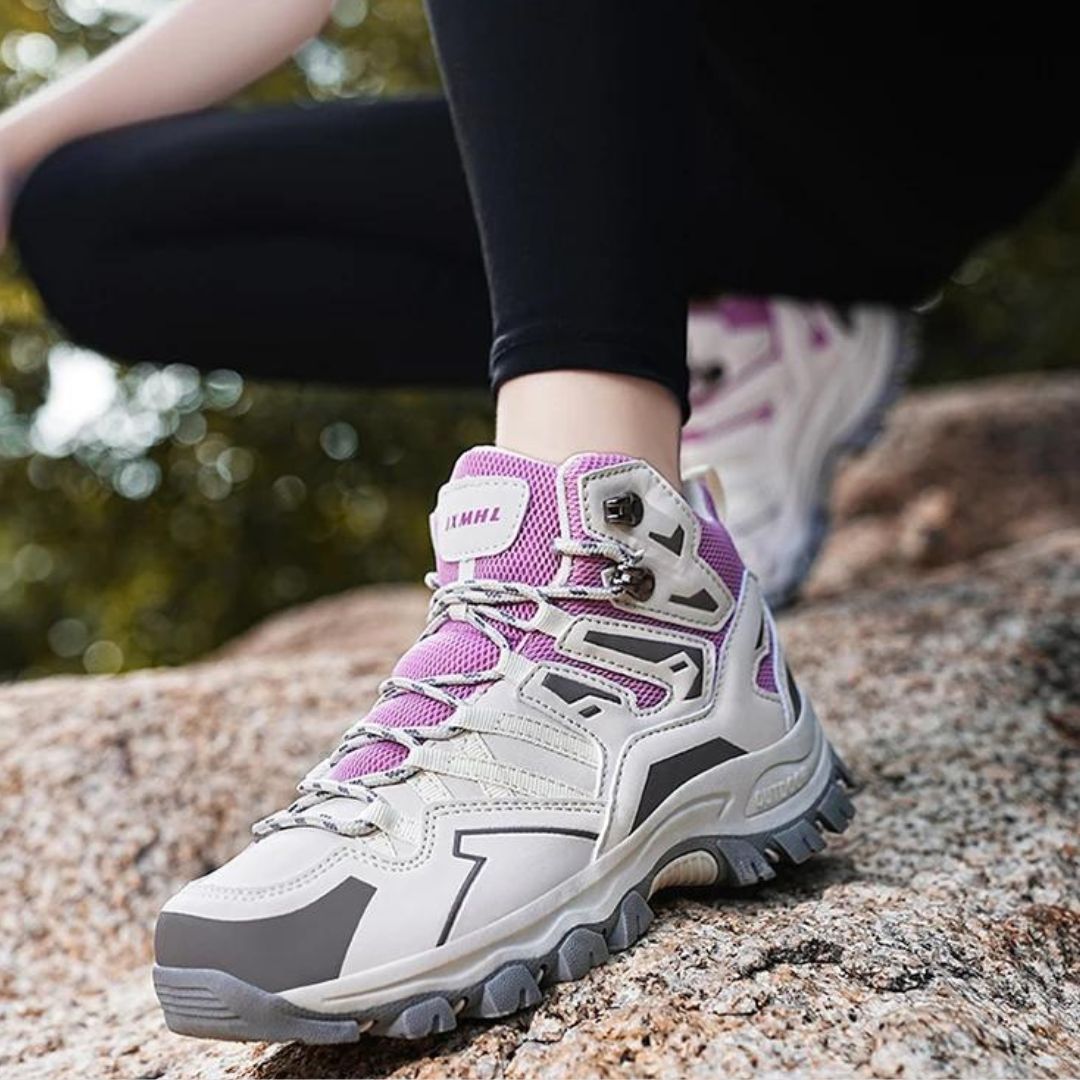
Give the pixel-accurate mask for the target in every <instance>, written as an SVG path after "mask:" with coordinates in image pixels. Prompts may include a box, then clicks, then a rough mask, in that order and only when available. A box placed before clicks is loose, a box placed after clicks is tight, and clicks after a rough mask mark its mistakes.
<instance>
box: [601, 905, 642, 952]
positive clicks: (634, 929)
mask: <svg viewBox="0 0 1080 1080" xmlns="http://www.w3.org/2000/svg"><path fill="white" fill-rule="evenodd" d="M652 921H653V910H652V908H651V907H649V905H648V903H647V902H646V901H645V898H644V897H643V896H642V895H641V893H639V892H636V891H634V890H631V891H630V892H628V893H627V894H626V896H624V897H623V900H622V903H621V904H620V905H619V913H618V915H617V916H616V918H615V925H614V926H612V928H611V929H610V930H609V931H608V934H607V946H608V948H609V949H610V950H611V951H612V952H619V951H620V950H621V949H629V948H630V946H631V945H633V944H634V942H635V941H637V940H638V938H640V937H641V935H642V934H644V933H645V931H646V930H648V928H649V924H650V923H651V922H652Z"/></svg>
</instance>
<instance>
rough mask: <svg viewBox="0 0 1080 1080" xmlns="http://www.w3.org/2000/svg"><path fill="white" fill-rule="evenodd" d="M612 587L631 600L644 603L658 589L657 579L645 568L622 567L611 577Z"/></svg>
mask: <svg viewBox="0 0 1080 1080" xmlns="http://www.w3.org/2000/svg"><path fill="white" fill-rule="evenodd" d="M611 585H612V587H613V588H615V589H617V590H618V591H619V592H621V593H623V594H624V595H625V596H627V597H629V598H630V599H631V600H639V601H644V600H648V599H649V597H651V596H652V594H653V591H654V590H655V589H656V577H655V576H654V575H653V572H652V571H651V570H649V569H648V568H647V567H644V566H620V567H618V569H616V571H615V573H614V574H612V575H611Z"/></svg>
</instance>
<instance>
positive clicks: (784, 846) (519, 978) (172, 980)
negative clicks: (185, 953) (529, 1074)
mask: <svg viewBox="0 0 1080 1080" xmlns="http://www.w3.org/2000/svg"><path fill="white" fill-rule="evenodd" d="M853 789H854V783H853V781H852V778H851V774H850V773H849V772H848V770H847V769H846V768H845V766H844V764H843V762H842V761H841V760H840V759H839V757H837V756H836V754H835V753H834V754H833V763H832V771H831V774H830V777H829V781H828V783H827V784H826V785H825V787H824V789H823V791H822V793H821V794H820V795H819V796H818V798H817V799H816V800H815V801H814V803H813V804H812V805H811V807H810V808H809V809H808V810H806V811H805V812H804V813H802V814H801V815H799V817H797V818H796V819H794V820H793V821H790V822H788V823H787V824H786V825H784V826H782V827H780V828H779V829H775V830H771V831H768V832H761V833H755V834H750V835H745V836H727V837H723V836H720V837H697V838H694V839H690V840H686V841H683V842H682V843H680V844H678V845H676V846H675V847H673V848H672V849H671V850H669V851H668V852H667V853H666V854H665V856H664V858H662V859H661V860H660V861H659V862H658V863H657V865H656V866H655V867H654V868H653V871H652V872H651V873H650V874H649V875H648V877H647V878H645V880H643V881H642V882H640V883H639V884H638V885H636V886H635V887H634V888H632V889H630V890H629V891H628V892H627V893H626V894H625V895H624V896H623V898H622V899H621V900H620V902H619V904H618V905H617V907H616V908H615V910H614V911H613V912H612V913H611V914H610V915H609V916H608V918H607V919H605V920H604V921H603V922H600V923H593V924H589V925H582V926H577V927H574V928H573V929H572V930H570V931H569V932H568V933H566V934H565V935H564V936H563V937H562V939H561V940H560V942H559V944H558V945H557V946H556V947H555V948H554V949H552V950H551V951H550V952H548V953H546V954H545V955H543V956H538V957H532V958H525V959H521V960H516V961H513V962H511V963H508V964H504V965H502V966H501V967H500V968H498V970H496V971H493V972H492V973H491V974H490V975H488V976H487V977H486V978H484V979H483V980H481V981H480V982H478V983H474V984H473V985H471V986H466V987H461V988H457V989H448V990H447V991H445V992H439V993H431V994H425V995H423V996H422V997H419V998H415V997H414V998H410V999H406V1000H402V1001H398V1002H391V1003H388V1004H385V1005H381V1006H378V1007H377V1008H373V1009H368V1010H365V1011H363V1012H359V1013H356V1014H353V1015H334V1016H329V1015H327V1014H325V1013H315V1012H311V1011H309V1010H305V1009H301V1008H299V1007H298V1006H296V1005H293V1004H292V1003H291V1002H290V1001H287V1000H286V999H285V998H283V997H281V996H279V995H277V994H272V993H269V992H268V991H265V990H260V989H259V988H258V987H255V986H252V985H251V984H249V983H246V982H243V981H241V980H240V979H237V978H235V977H234V976H232V975H229V974H226V973H225V972H223V971H214V970H210V969H202V968H164V967H155V968H154V987H155V989H156V991H157V995H158V1000H159V1001H160V1002H161V1007H162V1009H163V1011H164V1013H165V1022H166V1024H167V1025H168V1027H169V1029H170V1030H171V1031H174V1032H176V1033H177V1034H180V1035H192V1036H196V1037H200V1038H213V1039H229V1040H239V1041H248V1040H251V1041H257V1042H292V1041H299V1042H304V1043H311V1044H329V1043H349V1042H355V1041H356V1040H357V1039H359V1038H360V1037H361V1036H362V1035H364V1034H366V1033H370V1034H373V1035H384V1036H389V1037H391V1038H401V1039H421V1038H425V1037H426V1036H429V1035H437V1034H440V1033H443V1032H448V1031H452V1030H453V1029H454V1028H455V1027H457V1024H458V1018H459V1017H467V1018H484V1019H494V1018H498V1017H503V1016H509V1015H510V1014H512V1013H515V1012H517V1011H518V1010H520V1009H526V1008H529V1007H531V1006H533V1005H535V1004H537V1003H538V1002H539V1001H540V999H541V997H542V996H543V990H544V988H545V987H548V986H551V985H554V984H556V983H560V982H569V981H573V980H576V979H580V978H582V977H584V976H585V975H586V974H588V972H589V971H591V970H592V969H593V968H594V967H597V966H598V965H600V964H603V963H604V962H605V961H606V960H607V959H608V957H609V956H610V955H611V954H612V953H615V952H620V951H621V950H623V949H628V948H629V947H630V946H631V945H633V944H634V943H635V942H636V941H637V940H638V939H639V938H640V937H641V936H642V935H643V934H644V933H645V931H646V930H647V929H648V927H649V924H650V923H651V922H652V921H653V917H654V916H653V911H652V908H650V907H649V903H648V898H649V897H650V896H651V895H652V893H653V883H654V882H657V888H662V887H666V886H665V885H664V884H661V882H659V881H657V879H658V876H659V875H660V874H661V872H662V871H663V870H664V869H665V867H668V866H670V865H671V864H672V863H673V862H674V860H676V859H679V858H682V857H684V856H688V855H694V856H695V857H696V855H697V853H701V852H705V853H707V854H708V855H709V856H711V857H712V859H713V861H714V862H715V865H716V878H715V882H714V883H715V884H726V885H735V886H749V885H756V884H758V883H759V882H764V881H770V880H772V879H773V878H774V877H776V874H777V870H778V869H779V868H780V867H782V866H784V865H791V866H795V865H798V864H800V863H803V862H805V861H806V860H807V859H809V858H810V857H811V856H812V855H814V854H816V853H817V852H819V851H821V850H822V849H823V848H824V847H825V836H824V834H825V833H841V832H843V831H844V830H845V829H847V827H848V824H849V823H850V822H851V819H852V817H854V814H855V807H854V805H853V803H852V801H851V799H850V797H849V792H850V791H852V790H853ZM677 876H678V875H675V877H673V878H672V880H673V881H674V880H675V878H677Z"/></svg>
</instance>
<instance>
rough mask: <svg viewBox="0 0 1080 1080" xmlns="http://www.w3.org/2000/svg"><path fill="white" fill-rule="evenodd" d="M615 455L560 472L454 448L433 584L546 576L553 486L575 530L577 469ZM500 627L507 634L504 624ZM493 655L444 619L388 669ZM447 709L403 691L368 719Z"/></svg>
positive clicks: (395, 719) (388, 759)
mask: <svg viewBox="0 0 1080 1080" xmlns="http://www.w3.org/2000/svg"><path fill="white" fill-rule="evenodd" d="M625 460H627V459H625V458H623V457H622V456H620V455H616V454H582V455H579V456H577V457H575V458H572V459H571V460H570V461H568V462H567V463H566V464H565V465H564V466H563V468H562V470H561V477H560V469H559V467H558V466H557V465H551V464H549V463H547V462H544V461H536V460H534V459H532V458H527V457H522V456H521V455H520V454H513V453H509V452H507V451H505V450H497V449H495V448H494V447H490V446H480V447H477V448H475V449H473V450H469V451H467V452H466V453H464V454H462V456H461V457H460V458H459V459H458V462H457V465H455V466H454V471H453V473H452V474H451V476H450V480H449V481H448V482H447V483H446V484H444V485H443V487H442V488H441V490H440V491H439V497H438V501H437V503H436V506H435V510H434V511H433V512H432V515H431V538H432V543H433V545H434V547H435V559H436V568H437V571H438V578H439V583H440V584H442V585H448V584H450V583H451V582H454V581H464V580H467V579H476V580H482V581H509V582H517V583H520V584H527V585H547V584H549V583H550V582H552V581H553V580H554V579H555V576H556V574H557V573H558V570H559V566H560V562H561V556H560V554H559V552H558V551H556V550H555V546H554V543H553V541H554V540H555V538H556V537H557V536H559V534H560V522H559V497H558V494H557V490H558V485H559V484H560V483H562V484H563V485H564V486H565V488H566V503H567V521H568V528H569V532H570V534H571V535H573V536H578V537H579V538H580V536H581V534H582V526H581V511H580V508H579V506H578V498H577V481H578V479H579V477H580V476H581V475H582V474H584V473H586V472H590V471H591V470H593V469H597V468H602V467H604V466H606V465H612V464H616V463H619V462H621V461H625ZM521 606H522V607H523V608H526V607H531V605H528V604H522V605H521ZM504 632H505V633H506V634H507V636H508V637H510V638H511V640H513V639H514V633H513V632H512V631H511V630H509V629H506V628H504ZM498 658H499V652H498V649H497V648H496V646H495V645H494V644H493V643H492V642H491V641H490V640H489V639H488V638H487V637H486V636H485V635H484V634H482V633H481V632H480V631H479V630H477V629H476V628H475V627H473V626H470V625H468V624H464V623H459V622H453V621H448V622H445V623H443V625H442V626H440V627H439V629H438V630H437V631H436V632H435V633H434V634H431V635H430V636H428V637H425V638H421V640H420V641H418V642H417V643H416V644H415V645H414V646H413V647H412V648H411V649H410V650H409V651H408V652H407V653H405V655H404V656H403V657H402V658H401V659H400V660H399V661H398V663H397V665H396V666H395V668H394V674H395V675H401V676H404V677H406V678H412V679H423V678H426V677H428V676H431V675H448V674H451V673H456V674H467V673H475V672H479V671H486V670H488V669H490V668H491V667H493V666H494V665H495V663H496V662H497V661H498ZM488 685H490V684H489V683H479V684H474V685H471V686H462V687H460V688H458V689H456V690H454V691H452V692H453V693H455V696H458V697H460V698H461V699H462V700H464V699H466V698H468V697H471V696H472V695H473V694H476V693H479V692H481V691H482V690H484V689H485V688H486V687H487V686H488ZM451 712H453V707H452V706H450V705H445V704H443V703H441V702H436V701H432V700H431V699H430V698H427V697H424V696H423V695H422V694H416V693H411V692H410V693H405V694H398V695H396V696H394V697H391V698H388V699H387V700H385V701H383V702H382V703H381V704H379V705H377V706H376V707H375V708H374V709H373V710H372V711H371V713H370V714H369V717H368V718H369V719H370V720H373V721H375V722H377V723H380V724H385V725H386V726H387V727H405V726H409V727H411V726H416V727H423V726H428V725H433V724H439V723H442V722H443V721H444V720H445V719H446V718H447V717H448V716H449V715H450V714H451ZM405 755H406V751H405V748H404V747H403V746H400V745H398V744H396V743H387V742H376V743H372V744H370V745H368V746H366V747H363V748H362V749H360V750H356V751H353V753H351V754H349V755H348V756H347V757H345V758H343V759H342V760H341V761H340V762H339V763H338V764H337V766H336V767H335V769H334V771H333V776H334V777H335V779H338V780H347V779H351V778H352V777H356V776H361V775H365V774H367V773H372V772H376V771H379V770H382V769H387V768H392V767H393V766H394V765H397V764H400V762H401V761H402V760H403V759H404V757H405Z"/></svg>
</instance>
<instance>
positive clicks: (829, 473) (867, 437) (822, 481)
mask: <svg viewBox="0 0 1080 1080" xmlns="http://www.w3.org/2000/svg"><path fill="white" fill-rule="evenodd" d="M918 344H919V339H918V322H917V320H916V318H915V316H908V317H905V318H903V319H902V321H901V326H900V336H899V340H898V343H897V349H896V354H895V356H894V357H893V362H892V365H891V367H890V368H889V374H888V377H887V379H886V382H885V386H884V388H883V389H882V392H881V394H880V395H879V396H878V398H877V400H876V401H875V402H874V403H873V404H872V405H871V406H870V408H869V409H867V411H866V412H865V413H864V414H863V416H862V417H860V418H859V420H858V422H857V423H856V424H854V425H853V426H852V427H851V428H850V429H849V430H848V431H846V432H844V434H843V435H842V436H841V437H840V438H839V439H838V440H837V441H836V442H835V443H833V445H832V446H831V447H830V449H829V452H828V454H827V455H826V456H825V460H824V462H823V463H822V469H821V473H820V475H819V477H818V483H817V490H816V492H815V505H814V509H813V510H812V512H811V525H810V536H809V538H808V539H807V542H806V544H805V545H804V546H803V549H802V550H801V551H800V552H799V554H798V556H797V557H796V558H795V559H794V560H792V569H791V573H790V575H789V576H788V579H787V580H786V581H785V582H783V583H782V584H780V585H777V586H775V587H773V588H772V589H770V590H769V591H768V592H767V593H766V594H765V599H766V601H767V602H768V604H769V606H770V607H771V608H772V609H773V610H774V611H780V610H782V609H783V608H786V607H788V606H790V605H791V604H792V603H793V602H794V601H795V600H796V599H797V597H798V595H799V590H800V589H801V588H802V586H803V583H804V582H805V581H806V578H807V576H808V575H809V573H810V569H811V567H812V566H813V565H814V563H815V562H816V561H817V557H818V555H820V554H821V549H822V547H823V546H824V544H825V538H826V537H827V536H828V535H829V525H830V513H829V496H830V493H831V492H832V486H833V480H834V479H835V477H836V469H837V467H838V466H839V464H840V462H841V460H842V459H843V458H845V457H849V456H855V455H858V454H862V453H864V452H865V451H866V450H868V449H869V448H870V446H871V445H873V443H874V442H876V441H877V438H878V436H879V435H880V434H881V432H882V430H883V428H884V426H885V418H886V416H888V414H889V410H890V409H891V408H892V406H893V405H894V404H895V403H896V400H897V399H898V398H899V397H900V395H901V394H902V393H903V392H904V390H905V389H906V387H907V383H908V378H909V376H910V375H911V372H912V370H913V369H914V367H915V363H916V360H917V359H918V355H919V348H918Z"/></svg>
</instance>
